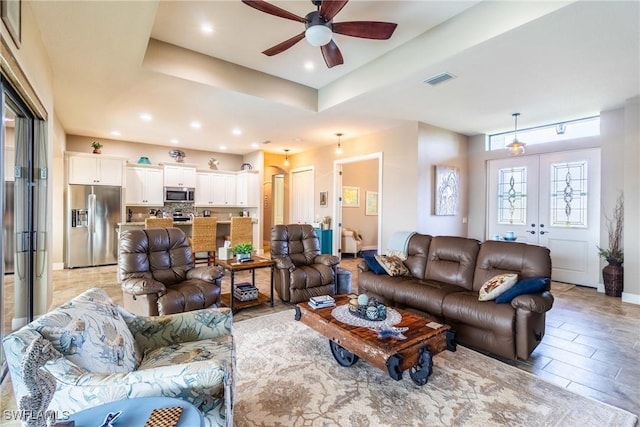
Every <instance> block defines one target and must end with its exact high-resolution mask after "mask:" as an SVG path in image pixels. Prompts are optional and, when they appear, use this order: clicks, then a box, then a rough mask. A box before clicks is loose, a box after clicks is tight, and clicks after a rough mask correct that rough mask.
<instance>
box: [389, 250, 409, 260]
mask: <svg viewBox="0 0 640 427" xmlns="http://www.w3.org/2000/svg"><path fill="white" fill-rule="evenodd" d="M385 255H386V256H395V257H398V258H400V259H401V260H402V261H406V259H407V253H406V252H405V251H398V250H395V249H387V253H386V254H385Z"/></svg>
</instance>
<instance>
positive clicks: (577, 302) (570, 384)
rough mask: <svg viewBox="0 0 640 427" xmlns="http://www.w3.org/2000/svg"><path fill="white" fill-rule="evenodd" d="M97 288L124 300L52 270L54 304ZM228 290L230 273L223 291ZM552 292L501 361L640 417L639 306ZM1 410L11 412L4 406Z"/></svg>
mask: <svg viewBox="0 0 640 427" xmlns="http://www.w3.org/2000/svg"><path fill="white" fill-rule="evenodd" d="M360 261H361V259H357V258H356V259H343V261H342V262H341V264H340V266H341V267H343V268H346V269H348V270H351V271H352V272H353V278H352V279H353V280H352V281H353V284H354V289H353V291H354V292H355V291H356V289H355V284H356V283H357V267H356V266H357V264H358V263H359V262H360ZM6 279H7V278H6V277H5V281H6ZM236 281H250V275H249V273H248V272H244V273H239V274H238V275H236ZM256 282H257V283H258V287H259V288H260V289H261V291H263V292H268V269H261V270H257V271H256ZM5 285H6V283H5ZM94 286H95V287H102V288H104V289H105V290H106V291H107V293H108V294H109V295H110V296H111V297H112V298H114V300H115V301H116V302H118V303H121V302H122V294H121V291H120V288H119V286H118V284H117V283H116V267H115V266H107V267H96V268H81V269H74V270H62V271H55V272H53V289H54V292H53V304H52V305H53V306H57V305H60V304H61V303H63V302H65V301H67V300H69V299H71V298H73V297H74V296H76V295H77V294H79V293H80V292H82V291H83V290H85V289H88V288H90V287H94ZM228 288H229V277H228V274H226V275H225V278H224V279H223V292H226V291H228ZM7 290H8V289H7ZM552 293H553V295H554V297H555V303H554V307H553V308H552V309H551V311H550V312H548V313H547V330H546V335H545V337H544V339H543V341H542V343H541V344H540V345H539V346H538V348H537V349H536V350H535V352H534V353H533V354H532V356H531V357H530V358H529V360H527V361H511V360H503V361H504V362H505V363H507V364H510V365H512V366H515V367H517V368H519V369H522V370H525V371H527V372H530V373H532V374H534V375H536V376H537V377H540V378H542V379H544V380H546V381H549V382H551V383H553V384H555V385H558V386H560V387H564V388H567V389H568V390H571V391H573V392H575V393H577V394H580V395H583V396H588V397H590V398H593V399H596V400H599V401H602V402H605V403H608V404H610V405H613V406H617V407H619V408H622V409H625V410H627V411H629V412H632V413H634V414H636V415H639V416H640V363H639V362H640V306H637V305H633V304H628V303H623V302H621V301H620V298H613V297H608V296H605V295H604V294H601V293H598V292H596V291H595V290H594V289H591V288H583V287H579V286H570V285H564V284H554V289H553V290H552ZM290 308H291V307H290V306H289V305H288V304H284V303H282V302H281V301H280V300H279V299H278V297H277V296H276V297H275V306H274V307H273V308H272V307H269V306H268V305H265V306H261V307H254V308H250V309H245V310H241V311H239V312H237V313H236V315H235V316H234V319H235V321H242V320H244V319H247V318H252V317H257V316H262V315H265V314H269V313H273V312H278V311H281V310H287V309H290ZM6 383H7V382H6V381H5V383H4V384H3V385H2V389H3V390H2V391H3V393H2V395H3V396H2V397H3V399H2V400H3V402H6V401H7V400H6V399H5V397H6V396H7V394H6V393H10V392H8V391H7V384H6ZM2 406H3V408H2V409H7V408H6V406H5V403H3V405H2Z"/></svg>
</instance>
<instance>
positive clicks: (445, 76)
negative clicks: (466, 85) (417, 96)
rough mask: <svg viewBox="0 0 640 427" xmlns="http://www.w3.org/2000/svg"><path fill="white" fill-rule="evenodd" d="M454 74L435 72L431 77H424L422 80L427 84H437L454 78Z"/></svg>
mask: <svg viewBox="0 0 640 427" xmlns="http://www.w3.org/2000/svg"><path fill="white" fill-rule="evenodd" d="M455 78H456V76H454V75H453V74H449V73H440V74H437V75H435V76H433V77H429V78H428V79H426V80H425V81H424V82H425V83H427V84H430V85H431V86H435V85H437V84H440V83H443V82H446V81H447V80H451V79H455Z"/></svg>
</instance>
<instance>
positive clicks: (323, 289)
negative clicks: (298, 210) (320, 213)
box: [271, 224, 340, 303]
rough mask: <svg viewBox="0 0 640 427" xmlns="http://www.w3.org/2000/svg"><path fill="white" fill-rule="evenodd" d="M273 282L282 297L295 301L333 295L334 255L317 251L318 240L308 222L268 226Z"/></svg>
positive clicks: (335, 258) (335, 264)
mask: <svg viewBox="0 0 640 427" xmlns="http://www.w3.org/2000/svg"><path fill="white" fill-rule="evenodd" d="M271 259H273V260H274V261H275V278H274V285H275V288H276V292H277V293H278V296H279V297H280V299H281V300H282V301H285V302H291V303H297V302H302V301H308V300H309V298H311V297H312V296H318V295H335V293H336V283H337V277H338V275H337V265H338V263H339V262H340V260H339V259H338V257H336V256H333V255H328V254H324V255H322V254H320V241H319V239H318V235H317V234H316V232H315V230H314V229H313V227H312V226H311V225H309V224H290V225H276V226H274V227H273V228H272V229H271Z"/></svg>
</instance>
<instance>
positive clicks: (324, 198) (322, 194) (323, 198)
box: [320, 191, 328, 206]
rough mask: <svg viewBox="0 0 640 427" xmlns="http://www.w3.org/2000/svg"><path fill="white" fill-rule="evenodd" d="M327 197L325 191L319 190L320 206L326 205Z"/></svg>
mask: <svg viewBox="0 0 640 427" xmlns="http://www.w3.org/2000/svg"><path fill="white" fill-rule="evenodd" d="M327 197H328V192H327V191H321V192H320V206H327Z"/></svg>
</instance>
